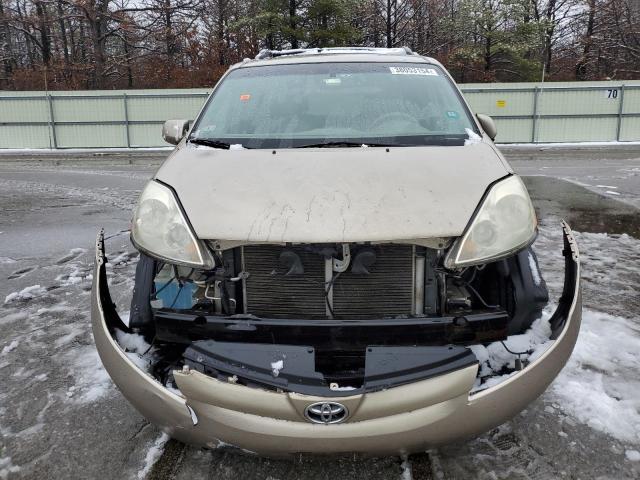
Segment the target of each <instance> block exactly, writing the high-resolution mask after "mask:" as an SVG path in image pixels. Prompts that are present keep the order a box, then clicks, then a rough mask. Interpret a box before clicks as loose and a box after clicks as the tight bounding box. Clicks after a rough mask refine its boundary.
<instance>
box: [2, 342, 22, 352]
mask: <svg viewBox="0 0 640 480" xmlns="http://www.w3.org/2000/svg"><path fill="white" fill-rule="evenodd" d="M19 344H20V342H18V340H14V341H13V342H11V343H10V344H9V345H7V346H6V347H4V348H3V349H2V355H6V354H7V353H9V352H11V351H13V350H15V349H16V348H17V347H18V345H19Z"/></svg>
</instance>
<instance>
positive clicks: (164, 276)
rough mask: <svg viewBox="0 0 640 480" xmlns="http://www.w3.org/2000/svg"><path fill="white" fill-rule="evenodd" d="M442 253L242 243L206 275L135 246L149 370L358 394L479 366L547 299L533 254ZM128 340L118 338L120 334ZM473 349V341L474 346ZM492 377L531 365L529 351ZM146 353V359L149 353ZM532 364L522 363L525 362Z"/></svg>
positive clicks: (135, 329) (137, 312)
mask: <svg viewBox="0 0 640 480" xmlns="http://www.w3.org/2000/svg"><path fill="white" fill-rule="evenodd" d="M444 254H445V251H444V249H435V248H427V247H424V246H417V245H403V244H377V245H376V244H374V245H372V244H332V245H330V244H317V245H308V244H299V245H248V246H237V247H234V248H230V249H227V250H223V251H218V252H216V257H215V258H216V267H215V268H213V269H211V270H206V271H204V270H197V269H193V268H188V267H183V266H177V265H174V264H170V263H163V262H161V261H159V260H156V259H154V258H152V257H149V256H147V255H145V254H144V253H141V256H140V260H139V263H138V266H137V270H136V282H135V288H134V292H133V299H132V304H131V313H130V317H129V324H128V326H126V327H125V326H122V328H121V329H122V331H123V333H122V335H121V337H122V336H123V335H138V336H142V337H143V338H144V340H145V341H146V342H148V345H149V348H148V350H147V351H146V352H143V354H144V355H146V357H147V358H148V359H150V360H149V362H148V365H147V367H148V368H147V370H148V371H149V373H150V374H151V375H152V376H153V377H154V378H156V379H157V380H159V381H160V382H161V383H162V384H163V385H165V386H167V387H168V388H176V385H175V382H174V380H173V371H175V370H184V369H186V370H189V369H193V370H197V371H199V372H201V373H204V374H206V375H208V376H210V377H212V378H216V379H218V380H221V381H225V382H231V383H237V384H241V385H246V386H251V387H259V388H266V389H271V390H276V391H294V392H297V393H302V394H313V395H333V396H340V395H352V394H356V393H364V392H369V391H377V390H381V389H385V388H389V387H393V386H398V385H402V384H406V383H410V382H414V381H417V380H421V379H426V378H430V377H432V376H436V375H441V374H443V373H447V372H449V371H453V370H456V369H459V368H464V367H466V366H469V365H470V364H474V363H478V362H480V363H482V360H483V359H482V358H480V357H482V356H483V354H482V353H479V348H485V347H484V346H487V345H490V344H495V343H497V342H502V345H504V348H505V349H507V350H509V349H508V347H507V346H506V345H505V344H504V341H505V340H507V339H508V338H509V336H512V335H519V334H523V333H524V332H525V331H527V330H528V329H529V328H530V327H531V325H532V323H533V322H534V320H536V319H539V318H540V316H541V313H542V310H543V308H544V307H545V306H546V304H547V302H548V293H547V289H546V285H545V283H544V280H543V279H542V278H541V276H540V273H539V270H538V266H537V259H536V257H535V253H534V252H533V250H532V249H531V248H526V249H524V250H522V251H520V252H519V253H517V254H515V255H513V256H511V257H509V258H506V259H503V260H499V261H495V262H492V263H488V264H484V265H480V266H472V267H466V268H461V269H458V270H450V269H447V268H445V267H444V266H443V258H444ZM120 343H121V344H122V342H120ZM467 347H469V348H467ZM511 353H512V354H513V355H511V356H512V357H513V359H514V361H513V362H509V364H508V365H505V366H504V367H503V368H501V369H500V370H499V371H487V369H486V368H485V369H483V368H480V369H479V373H478V384H479V385H481V384H482V383H483V382H484V378H483V375H484V377H485V378H491V377H494V376H495V375H497V374H500V375H502V374H505V373H509V372H510V371H514V370H518V369H521V368H523V362H522V360H521V357H522V356H524V357H526V356H527V354H529V353H531V351H522V352H511ZM144 355H143V356H144ZM525 362H526V360H525Z"/></svg>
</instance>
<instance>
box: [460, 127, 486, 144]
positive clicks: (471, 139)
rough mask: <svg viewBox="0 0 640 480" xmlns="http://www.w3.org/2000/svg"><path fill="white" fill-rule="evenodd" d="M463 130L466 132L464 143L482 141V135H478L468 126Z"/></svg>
mask: <svg viewBox="0 0 640 480" xmlns="http://www.w3.org/2000/svg"><path fill="white" fill-rule="evenodd" d="M464 131H465V132H466V133H467V137H469V138H467V139H466V140H465V141H464V145H465V146H467V145H475V144H476V143H482V137H481V136H480V135H478V134H477V133H476V132H474V131H473V130H471V129H470V128H465V129H464Z"/></svg>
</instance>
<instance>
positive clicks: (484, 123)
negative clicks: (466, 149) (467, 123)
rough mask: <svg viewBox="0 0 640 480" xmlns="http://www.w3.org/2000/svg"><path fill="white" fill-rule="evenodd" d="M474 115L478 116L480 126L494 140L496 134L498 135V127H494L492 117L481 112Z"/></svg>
mask: <svg viewBox="0 0 640 480" xmlns="http://www.w3.org/2000/svg"><path fill="white" fill-rule="evenodd" d="M476 117H477V118H478V122H480V126H481V127H482V130H484V133H486V134H487V135H489V138H491V140H495V139H496V135H498V129H497V128H496V124H495V122H494V121H493V118H491V117H490V116H489V115H485V114H483V113H478V114H476Z"/></svg>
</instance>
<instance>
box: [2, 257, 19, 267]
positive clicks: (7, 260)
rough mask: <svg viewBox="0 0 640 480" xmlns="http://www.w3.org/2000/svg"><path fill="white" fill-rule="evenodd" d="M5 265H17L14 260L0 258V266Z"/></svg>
mask: <svg viewBox="0 0 640 480" xmlns="http://www.w3.org/2000/svg"><path fill="white" fill-rule="evenodd" d="M3 263H16V261H15V260H14V259H13V258H9V257H0V265H1V264H3Z"/></svg>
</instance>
